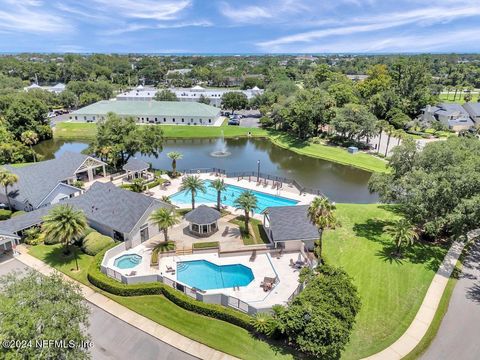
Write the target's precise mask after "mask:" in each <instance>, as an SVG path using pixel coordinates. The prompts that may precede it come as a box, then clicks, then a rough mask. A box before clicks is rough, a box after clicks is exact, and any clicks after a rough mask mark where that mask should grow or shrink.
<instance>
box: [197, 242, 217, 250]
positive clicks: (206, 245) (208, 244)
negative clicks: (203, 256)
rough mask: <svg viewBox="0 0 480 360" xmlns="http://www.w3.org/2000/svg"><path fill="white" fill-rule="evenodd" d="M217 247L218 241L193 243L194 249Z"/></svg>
mask: <svg viewBox="0 0 480 360" xmlns="http://www.w3.org/2000/svg"><path fill="white" fill-rule="evenodd" d="M218 247H219V242H218V241H209V242H198V243H193V248H194V249H211V248H218Z"/></svg>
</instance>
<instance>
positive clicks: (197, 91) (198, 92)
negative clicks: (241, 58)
mask: <svg viewBox="0 0 480 360" xmlns="http://www.w3.org/2000/svg"><path fill="white" fill-rule="evenodd" d="M169 90H170V91H171V92H173V93H174V94H175V95H176V96H177V99H178V100H179V101H182V102H198V101H199V100H200V98H201V97H202V96H203V97H205V98H207V99H208V100H209V101H210V105H212V106H215V107H220V105H221V104H222V96H223V94H225V93H228V92H241V93H243V94H245V96H246V97H247V99H249V100H250V99H252V98H254V97H255V96H257V95H261V94H263V90H262V89H259V88H258V87H256V86H255V87H254V88H252V89H247V90H232V89H206V88H203V87H201V86H198V85H196V86H194V87H192V88H188V89H184V88H171V89H169ZM157 91H162V90H157V89H155V88H144V87H143V86H141V85H140V86H138V87H136V88H135V89H133V90H131V91H127V92H124V93H122V94H119V95H117V100H120V101H150V100H153V98H154V97H155V94H156V93H157Z"/></svg>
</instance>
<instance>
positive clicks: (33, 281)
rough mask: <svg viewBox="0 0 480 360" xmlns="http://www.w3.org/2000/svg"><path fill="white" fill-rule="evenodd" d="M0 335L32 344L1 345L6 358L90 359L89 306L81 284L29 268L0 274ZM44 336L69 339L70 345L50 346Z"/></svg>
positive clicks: (46, 337) (58, 339)
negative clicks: (25, 271)
mask: <svg viewBox="0 0 480 360" xmlns="http://www.w3.org/2000/svg"><path fill="white" fill-rule="evenodd" d="M0 287H1V289H2V291H1V292H0V313H1V314H2V316H1V317H0V338H1V339H2V340H4V341H18V342H21V343H25V344H29V343H32V344H33V345H32V346H18V347H6V346H3V347H1V348H0V357H1V358H2V359H39V358H41V359H78V360H82V359H85V360H86V359H90V353H89V348H88V347H86V346H78V345H80V344H88V343H89V342H90V336H89V335H88V334H87V332H86V331H87V329H88V325H89V323H88V316H89V312H90V311H89V308H88V306H87V304H86V303H85V301H84V299H83V296H82V292H81V290H80V287H79V286H78V285H76V284H74V283H73V282H70V281H65V280H64V279H63V277H62V276H61V275H60V274H59V273H58V272H56V273H53V274H51V275H49V276H45V275H42V274H40V273H39V272H37V271H34V270H29V271H28V272H27V273H26V274H21V273H19V272H12V273H10V274H8V275H5V276H3V277H1V278H0ZM44 340H55V341H66V342H67V345H69V344H71V345H77V346H46V347H42V349H41V350H40V349H39V348H38V347H36V346H35V343H36V342H37V341H38V342H42V341H44Z"/></svg>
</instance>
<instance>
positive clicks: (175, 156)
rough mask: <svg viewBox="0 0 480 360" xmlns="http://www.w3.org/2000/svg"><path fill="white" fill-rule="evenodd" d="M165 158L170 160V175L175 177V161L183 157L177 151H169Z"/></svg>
mask: <svg viewBox="0 0 480 360" xmlns="http://www.w3.org/2000/svg"><path fill="white" fill-rule="evenodd" d="M167 156H168V157H169V158H170V159H172V174H173V176H175V175H176V174H177V160H181V159H182V158H183V155H182V154H181V153H179V152H178V151H170V152H169V153H168V154H167Z"/></svg>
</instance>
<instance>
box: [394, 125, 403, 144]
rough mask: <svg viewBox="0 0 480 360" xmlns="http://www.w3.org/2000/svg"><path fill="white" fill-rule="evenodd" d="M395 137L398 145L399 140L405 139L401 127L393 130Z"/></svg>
mask: <svg viewBox="0 0 480 360" xmlns="http://www.w3.org/2000/svg"><path fill="white" fill-rule="evenodd" d="M395 137H396V138H397V146H398V145H400V142H401V141H403V140H405V138H406V134H405V131H403V130H401V129H398V130H397V131H396V132H395Z"/></svg>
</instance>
